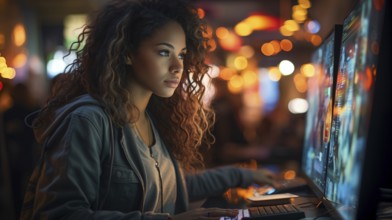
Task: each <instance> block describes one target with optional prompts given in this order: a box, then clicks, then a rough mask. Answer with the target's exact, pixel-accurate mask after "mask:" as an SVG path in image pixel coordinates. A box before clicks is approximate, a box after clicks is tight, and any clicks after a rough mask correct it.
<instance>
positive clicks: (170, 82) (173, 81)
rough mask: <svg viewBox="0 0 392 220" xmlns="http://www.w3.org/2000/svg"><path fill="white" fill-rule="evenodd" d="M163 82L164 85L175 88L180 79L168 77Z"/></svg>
mask: <svg viewBox="0 0 392 220" xmlns="http://www.w3.org/2000/svg"><path fill="white" fill-rule="evenodd" d="M164 83H165V84H166V86H168V87H170V88H177V86H178V84H179V83H180V80H178V79H170V80H165V81H164Z"/></svg>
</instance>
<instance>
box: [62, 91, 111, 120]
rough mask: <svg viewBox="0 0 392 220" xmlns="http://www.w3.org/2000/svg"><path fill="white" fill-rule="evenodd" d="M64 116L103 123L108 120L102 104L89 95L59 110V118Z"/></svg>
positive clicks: (78, 98) (80, 97) (76, 99)
mask: <svg viewBox="0 0 392 220" xmlns="http://www.w3.org/2000/svg"><path fill="white" fill-rule="evenodd" d="M62 115H63V116H65V117H72V116H79V117H83V118H86V119H89V120H92V121H95V120H100V121H101V120H103V119H107V118H108V115H107V114H106V112H105V110H104V108H103V106H102V104H101V103H100V102H99V101H98V100H97V99H95V98H93V97H92V96H91V95H88V94H85V95H81V96H79V97H76V98H75V99H74V100H73V101H71V102H70V103H68V104H66V105H64V106H63V107H61V108H60V109H58V111H57V116H58V117H61V116H62Z"/></svg>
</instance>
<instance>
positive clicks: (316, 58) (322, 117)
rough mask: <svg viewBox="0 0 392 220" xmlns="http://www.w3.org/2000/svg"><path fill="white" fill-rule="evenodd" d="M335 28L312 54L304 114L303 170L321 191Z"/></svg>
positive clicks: (324, 165)
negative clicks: (312, 71) (312, 72)
mask: <svg viewBox="0 0 392 220" xmlns="http://www.w3.org/2000/svg"><path fill="white" fill-rule="evenodd" d="M335 31H336V29H335V30H334V31H333V32H332V33H331V34H330V35H329V37H328V38H326V40H325V41H324V43H323V44H322V45H321V46H320V47H319V48H318V49H317V50H316V51H315V52H314V53H313V56H312V64H313V66H315V75H314V76H313V77H311V78H309V80H308V95H307V100H308V102H309V106H310V108H309V109H308V113H307V117H306V128H305V140H304V150H303V162H302V169H303V170H304V172H305V173H306V175H307V176H308V177H310V178H311V179H312V181H313V183H314V184H315V185H316V186H317V187H318V188H319V189H320V191H322V192H323V193H324V188H325V177H326V170H327V161H326V160H327V154H328V145H329V138H330V130H331V121H332V90H333V76H334V74H333V72H334V69H333V68H334V58H335V57H334V43H335V39H334V38H335Z"/></svg>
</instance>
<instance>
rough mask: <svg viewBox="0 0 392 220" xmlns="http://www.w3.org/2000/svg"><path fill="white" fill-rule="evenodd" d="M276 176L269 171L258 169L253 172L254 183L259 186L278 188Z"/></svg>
mask: <svg viewBox="0 0 392 220" xmlns="http://www.w3.org/2000/svg"><path fill="white" fill-rule="evenodd" d="M276 178H277V177H276V175H275V174H274V173H273V172H271V171H269V170H267V169H256V170H253V182H254V183H257V184H261V185H263V184H267V185H270V186H276V184H277V183H276Z"/></svg>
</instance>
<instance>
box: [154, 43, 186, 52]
mask: <svg viewBox="0 0 392 220" xmlns="http://www.w3.org/2000/svg"><path fill="white" fill-rule="evenodd" d="M155 45H156V46H160V45H164V46H167V47H170V48H172V49H173V50H174V46H173V45H172V44H170V43H166V42H162V43H157V44H155ZM182 50H185V51H186V47H184V48H182Z"/></svg>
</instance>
